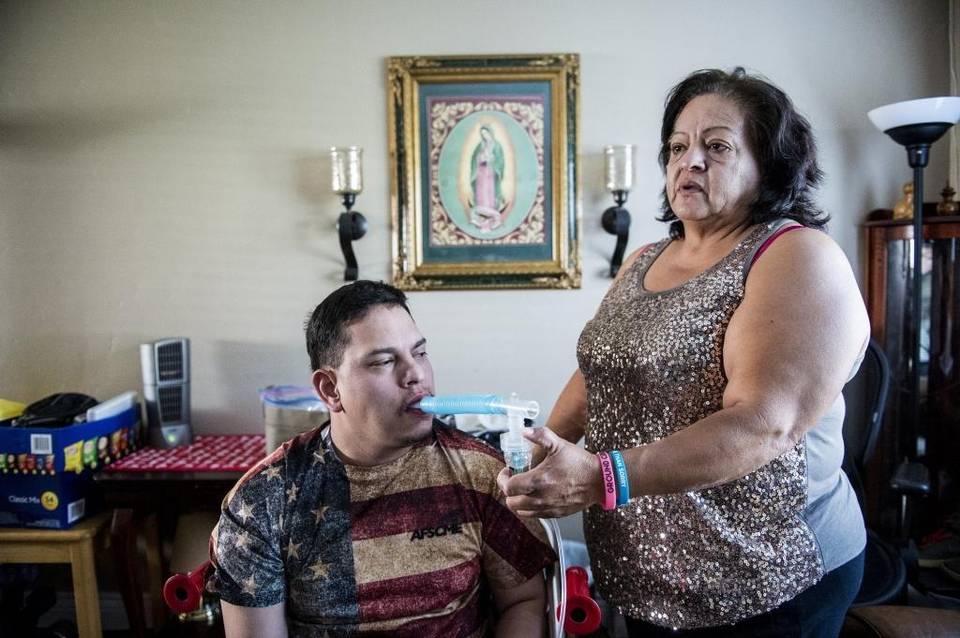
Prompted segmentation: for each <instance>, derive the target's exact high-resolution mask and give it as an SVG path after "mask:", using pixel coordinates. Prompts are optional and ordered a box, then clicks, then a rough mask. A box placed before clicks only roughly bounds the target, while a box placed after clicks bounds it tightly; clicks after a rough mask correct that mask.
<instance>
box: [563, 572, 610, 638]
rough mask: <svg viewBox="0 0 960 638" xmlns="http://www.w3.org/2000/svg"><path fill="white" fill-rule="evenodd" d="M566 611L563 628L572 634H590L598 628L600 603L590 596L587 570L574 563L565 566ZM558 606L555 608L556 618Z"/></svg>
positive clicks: (600, 616)
mask: <svg viewBox="0 0 960 638" xmlns="http://www.w3.org/2000/svg"><path fill="white" fill-rule="evenodd" d="M566 579H567V613H566V617H565V618H564V619H563V630H564V631H565V632H567V633H568V634H573V635H574V636H583V635H586V634H592V633H593V632H595V631H596V630H597V629H599V628H600V620H601V618H602V615H601V613H600V605H598V604H597V601H595V600H594V599H593V598H591V597H590V585H589V584H588V579H587V570H585V569H584V568H583V567H579V566H577V565H574V566H573V567H568V568H567V574H566ZM559 617H560V608H559V607H558V608H557V618H559Z"/></svg>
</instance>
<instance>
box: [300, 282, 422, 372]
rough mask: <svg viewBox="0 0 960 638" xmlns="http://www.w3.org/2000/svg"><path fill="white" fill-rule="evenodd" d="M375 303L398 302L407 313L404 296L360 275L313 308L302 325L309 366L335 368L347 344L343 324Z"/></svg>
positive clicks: (394, 303) (356, 318) (357, 319)
mask: <svg viewBox="0 0 960 638" xmlns="http://www.w3.org/2000/svg"><path fill="white" fill-rule="evenodd" d="M375 306H400V307H401V308H403V309H404V310H406V311H407V314H410V308H408V307H407V296H406V295H405V294H403V292H401V291H400V290H398V289H397V288H394V287H393V286H391V285H390V284H385V283H383V282H380V281H367V280H363V279H361V280H360V281H355V282H353V283H352V284H347V285H346V286H341V287H340V288H338V289H336V290H334V291H333V292H331V293H330V294H329V295H327V298H326V299H324V300H323V301H321V302H320V305H319V306H317V307H316V308H314V310H313V313H312V314H311V315H310V318H309V319H308V320H307V324H306V326H305V328H306V333H307V354H308V355H310V369H311V370H319V369H320V368H322V367H324V366H331V367H333V368H336V367H337V366H339V365H340V363H341V362H342V361H343V352H344V350H345V349H346V347H347V346H348V345H349V344H350V333H349V332H347V328H348V327H349V326H350V324H351V323H353V322H355V321H359V320H361V319H363V318H364V317H365V316H366V315H367V313H368V312H370V310H371V309H372V308H374V307H375Z"/></svg>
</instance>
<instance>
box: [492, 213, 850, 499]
mask: <svg viewBox="0 0 960 638" xmlns="http://www.w3.org/2000/svg"><path fill="white" fill-rule="evenodd" d="M868 337H869V323H868V320H867V314H866V310H865V308H864V305H863V301H862V299H861V297H860V292H859V289H858V288H857V285H856V281H855V279H854V277H853V273H852V271H851V269H850V265H849V263H848V262H847V260H846V257H845V256H844V255H843V252H842V251H841V250H840V249H839V247H838V246H837V245H836V244H835V243H833V241H832V240H830V238H829V237H827V236H826V235H824V234H822V233H819V232H816V231H809V230H801V231H796V232H792V233H788V234H786V235H784V236H783V237H781V238H780V239H779V240H778V241H777V242H775V243H774V244H773V245H772V246H771V247H770V248H769V249H768V250H767V251H766V252H765V253H764V254H763V257H761V258H760V259H759V260H758V261H757V263H756V264H755V265H754V267H753V269H752V270H751V272H750V276H749V277H748V279H747V285H746V292H745V295H744V300H743V303H742V304H741V305H740V307H739V308H738V309H737V311H736V312H735V313H734V316H733V318H732V320H731V322H730V325H729V326H728V328H727V332H726V337H725V340H724V350H723V362H724V371H725V373H726V376H727V379H728V384H727V387H726V390H725V392H724V395H723V406H722V408H721V410H719V411H718V412H716V413H714V414H712V415H710V416H708V417H706V418H704V419H702V420H700V421H698V422H696V423H694V424H692V425H691V426H689V427H687V428H685V429H683V430H681V431H679V432H677V433H675V434H672V435H670V436H668V437H665V438H663V439H661V440H659V441H657V442H655V443H652V444H650V445H645V446H641V447H639V448H634V449H631V450H624V451H623V455H624V460H625V461H626V463H627V468H628V473H629V476H630V487H631V490H630V491H631V494H633V495H641V494H665V493H672V492H685V491H691V490H698V489H703V488H706V487H709V486H712V485H717V484H720V483H724V482H728V481H731V480H734V479H737V478H740V477H742V476H744V475H745V474H748V473H750V472H752V471H754V470H756V469H758V468H759V467H761V466H763V465H765V464H766V463H769V462H770V461H771V460H773V459H774V458H776V457H777V456H779V455H781V454H783V453H784V452H786V451H787V450H789V449H790V448H791V447H792V446H793V445H794V444H795V443H796V442H797V441H798V440H799V439H800V438H801V437H802V436H803V434H804V433H806V432H807V430H809V429H810V428H811V427H813V426H814V425H815V424H816V423H817V422H818V421H819V419H820V418H821V417H822V416H823V414H824V413H825V412H826V410H827V409H828V408H829V407H830V405H831V404H832V403H833V401H834V400H836V397H837V396H838V395H839V393H840V390H841V389H842V388H843V385H844V384H845V383H846V381H847V379H848V378H849V377H850V375H851V373H852V372H853V367H854V365H855V364H856V362H857V361H858V359H859V356H860V354H861V353H862V352H863V349H864V348H865V347H866V342H867V339H868ZM530 438H531V440H534V442H536V443H538V444H540V445H542V446H543V447H544V448H545V449H546V454H547V458H546V459H545V460H544V462H543V463H542V464H541V465H540V466H539V467H538V468H537V469H535V470H533V471H531V472H527V473H524V474H521V475H518V476H515V477H513V478H511V479H510V480H509V481H508V482H506V484H505V485H503V486H502V487H503V489H504V492H505V493H506V494H508V499H507V504H508V506H509V507H510V508H511V509H513V510H514V511H517V512H518V513H521V514H524V515H530V514H535V515H538V516H557V515H566V514H569V513H571V512H574V511H577V510H581V509H583V508H585V507H587V506H589V505H591V504H593V503H596V502H598V501H599V499H600V497H601V493H602V491H601V487H600V472H599V469H598V468H597V462H596V458H595V457H594V456H593V455H592V454H589V453H587V452H584V451H582V450H578V449H575V448H574V449H570V448H573V446H568V444H566V443H565V442H563V441H560V440H559V439H556V437H551V436H550V433H546V432H537V433H533V434H532V435H531V437H530Z"/></svg>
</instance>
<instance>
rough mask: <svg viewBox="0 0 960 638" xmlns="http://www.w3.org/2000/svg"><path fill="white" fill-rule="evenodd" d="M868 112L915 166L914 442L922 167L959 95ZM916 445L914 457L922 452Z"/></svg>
mask: <svg viewBox="0 0 960 638" xmlns="http://www.w3.org/2000/svg"><path fill="white" fill-rule="evenodd" d="M867 116H868V117H869V118H870V121H871V122H873V125H874V126H876V127H877V128H878V129H880V130H881V131H883V132H884V133H886V134H887V135H889V136H890V137H891V138H893V141H894V142H896V143H897V144H900V145H901V146H904V147H906V149H907V162H908V163H909V164H910V167H911V168H912V169H913V284H912V285H913V290H912V291H911V292H912V302H913V323H914V326H913V327H914V333H913V337H914V338H913V343H912V344H911V345H912V346H913V351H912V354H911V361H910V417H911V419H912V423H911V428H912V431H911V436H912V440H913V444H914V446H916V445H917V442H918V440H917V436H918V433H919V424H920V329H921V323H922V321H921V316H922V315H921V314H920V312H921V283H922V279H923V273H922V272H921V256H922V253H923V169H924V167H925V166H926V165H927V162H928V161H929V160H930V146H931V145H932V144H933V143H934V142H936V141H937V140H938V139H940V137H941V136H943V134H944V133H946V132H947V130H949V128H950V127H951V126H953V125H954V124H956V123H957V120H960V97H932V98H927V99H922V100H908V101H906V102H897V103H895V104H887V105H886V106H881V107H878V108H875V109H873V110H872V111H870V112H869V113H867ZM919 454H920V450H918V449H917V448H916V447H915V448H914V449H913V450H912V451H911V454H910V456H911V458H912V457H914V456H916V455H919Z"/></svg>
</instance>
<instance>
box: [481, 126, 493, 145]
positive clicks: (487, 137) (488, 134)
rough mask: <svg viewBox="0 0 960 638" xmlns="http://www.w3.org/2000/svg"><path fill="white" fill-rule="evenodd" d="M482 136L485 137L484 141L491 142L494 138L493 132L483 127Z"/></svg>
mask: <svg viewBox="0 0 960 638" xmlns="http://www.w3.org/2000/svg"><path fill="white" fill-rule="evenodd" d="M480 137H482V138H483V141H484V142H489V141H490V140H492V139H493V134H492V133H491V132H490V131H489V130H487V129H485V128H482V129H480Z"/></svg>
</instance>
